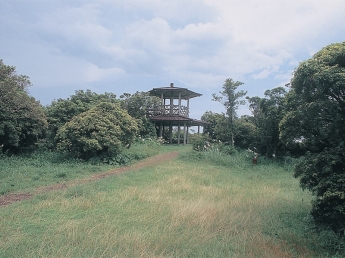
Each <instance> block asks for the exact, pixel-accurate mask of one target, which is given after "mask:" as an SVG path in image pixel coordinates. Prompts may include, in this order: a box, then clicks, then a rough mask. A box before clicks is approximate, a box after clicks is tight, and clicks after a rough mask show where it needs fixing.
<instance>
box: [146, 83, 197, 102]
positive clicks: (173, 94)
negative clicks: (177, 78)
mask: <svg viewBox="0 0 345 258" xmlns="http://www.w3.org/2000/svg"><path fill="white" fill-rule="evenodd" d="M149 93H150V95H152V96H157V97H159V98H160V97H161V96H162V93H163V98H164V99H169V98H173V99H178V98H179V94H180V93H181V98H182V99H191V98H195V97H200V96H202V94H200V93H196V92H194V91H191V90H188V89H187V88H179V87H172V86H170V87H162V88H153V89H152V90H150V91H149Z"/></svg>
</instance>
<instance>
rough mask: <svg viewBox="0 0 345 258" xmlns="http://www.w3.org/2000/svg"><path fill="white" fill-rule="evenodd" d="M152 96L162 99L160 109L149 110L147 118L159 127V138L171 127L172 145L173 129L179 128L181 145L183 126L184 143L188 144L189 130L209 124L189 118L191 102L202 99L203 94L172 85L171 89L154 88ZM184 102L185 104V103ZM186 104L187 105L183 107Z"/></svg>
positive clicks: (178, 138) (178, 139) (151, 91)
mask: <svg viewBox="0 0 345 258" xmlns="http://www.w3.org/2000/svg"><path fill="white" fill-rule="evenodd" d="M149 93H150V95H151V96H156V97H159V98H160V99H161V104H160V106H158V107H155V108H152V109H149V110H148V112H147V116H148V118H149V119H150V121H152V122H153V123H154V125H155V128H157V126H158V136H159V137H162V136H163V131H164V128H165V127H169V142H170V143H172V128H173V127H174V126H175V127H176V126H177V130H178V133H177V143H178V144H180V135H181V126H183V143H184V144H186V143H188V130H189V127H191V126H197V127H198V134H199V133H200V126H203V125H205V124H208V123H207V122H203V121H201V120H197V119H193V118H190V117H189V100H190V99H192V98H195V97H200V96H202V94H200V93H196V92H193V91H191V90H188V89H186V88H178V87H174V84H173V83H171V84H170V87H162V88H154V89H152V90H150V91H149ZM183 102H184V103H183ZM183 104H185V105H183Z"/></svg>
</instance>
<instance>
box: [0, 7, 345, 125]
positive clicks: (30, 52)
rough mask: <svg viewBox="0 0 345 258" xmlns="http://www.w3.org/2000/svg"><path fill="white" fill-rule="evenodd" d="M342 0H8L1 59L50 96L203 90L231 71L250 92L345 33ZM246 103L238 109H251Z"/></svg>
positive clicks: (198, 102)
mask: <svg viewBox="0 0 345 258" xmlns="http://www.w3.org/2000/svg"><path fill="white" fill-rule="evenodd" d="M344 14H345V1H344V0H260V1H259V0H183V1H182V0H94V1H92V0H90V1H87V0H41V1H40V0H0V59H2V60H3V62H4V63H5V64H6V65H11V66H16V68H17V72H18V74H24V75H28V76H29V77H30V79H31V82H32V84H33V86H32V87H31V88H30V89H29V93H30V95H32V96H34V97H35V98H36V99H37V100H39V101H40V102H41V103H42V104H43V105H48V104H50V103H51V101H52V100H54V99H58V98H67V97H69V96H70V95H73V94H74V92H75V90H81V89H83V90H86V89H90V90H92V91H94V92H97V93H104V92H113V93H115V94H116V95H117V96H120V95H121V94H122V93H124V92H128V93H134V92H136V91H149V90H151V89H152V88H157V87H165V86H169V84H170V83H171V82H174V84H175V86H176V87H186V88H189V89H190V90H193V91H195V92H198V93H201V94H203V96H202V97H199V98H195V99H192V100H191V101H190V108H191V117H193V118H200V117H201V115H202V114H203V113H204V112H205V111H207V110H211V111H214V112H218V113H220V112H222V111H225V110H224V108H223V107H222V105H221V104H219V103H216V102H212V101H211V99H212V93H217V92H219V91H220V90H221V87H222V85H223V83H224V81H225V80H226V79H227V78H232V79H233V80H235V81H241V82H243V83H244V85H243V86H241V87H240V88H239V89H243V90H247V91H248V93H247V94H248V96H261V97H262V96H263V93H264V92H265V90H267V89H272V88H275V87H277V86H282V85H285V84H286V83H287V82H289V80H290V78H291V76H292V73H293V71H294V69H295V68H296V67H297V65H298V64H299V62H301V61H303V60H306V59H308V58H310V57H311V56H312V55H313V54H314V53H315V52H317V51H319V50H320V49H321V48H322V47H324V46H326V45H328V44H331V43H336V42H342V41H345V19H344ZM247 110H248V109H247V107H243V108H241V109H240V110H239V113H240V114H248V111H247Z"/></svg>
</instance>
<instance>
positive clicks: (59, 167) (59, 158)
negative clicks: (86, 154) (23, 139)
mask: <svg viewBox="0 0 345 258" xmlns="http://www.w3.org/2000/svg"><path fill="white" fill-rule="evenodd" d="M174 148H176V147H175V146H165V148H162V147H160V145H158V144H157V142H154V141H152V142H151V141H147V140H146V142H143V143H138V142H137V143H135V144H134V145H133V146H132V148H130V149H128V150H127V149H126V150H125V151H124V153H123V155H122V156H124V157H130V159H131V160H132V161H133V160H134V161H137V160H140V159H144V158H146V157H150V156H153V155H157V154H159V153H164V152H167V151H172V150H174ZM125 161H126V160H125ZM125 161H124V162H125ZM120 166H122V165H120V164H114V163H111V164H109V163H102V162H99V160H98V159H97V160H91V161H88V162H85V161H82V160H76V159H72V158H70V157H66V156H64V155H62V154H59V153H57V152H38V153H33V154H30V155H24V156H13V157H7V156H5V155H0V196H1V195H4V194H7V193H11V192H16V191H27V190H32V189H33V188H36V187H39V186H45V185H49V184H54V183H63V182H67V181H71V180H74V179H76V178H82V177H88V176H89V175H92V174H94V173H100V172H104V171H108V170H111V169H114V168H116V167H120Z"/></svg>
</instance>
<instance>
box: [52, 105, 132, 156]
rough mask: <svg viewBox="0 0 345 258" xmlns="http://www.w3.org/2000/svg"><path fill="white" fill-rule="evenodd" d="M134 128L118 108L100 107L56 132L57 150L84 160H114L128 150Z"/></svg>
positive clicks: (74, 119)
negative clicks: (100, 157) (99, 158)
mask: <svg viewBox="0 0 345 258" xmlns="http://www.w3.org/2000/svg"><path fill="white" fill-rule="evenodd" d="M137 130H138V126H137V124H136V122H135V120H134V119H133V118H132V117H131V116H129V115H128V113H127V112H126V111H125V110H123V109H121V108H120V106H119V105H118V104H112V103H106V102H104V103H100V104H98V105H97V106H96V107H94V108H91V109H90V110H88V111H86V112H84V113H81V114H79V115H77V116H75V117H74V118H73V119H72V120H71V121H70V122H67V123H66V124H65V125H64V126H62V127H61V128H60V129H59V130H58V132H57V136H56V139H57V142H58V149H60V150H63V151H67V152H69V153H71V154H72V155H74V156H76V157H80V158H84V159H89V158H91V157H96V156H102V157H105V156H109V157H111V156H115V155H117V154H118V153H120V152H121V148H122V147H123V146H126V147H129V146H130V144H131V143H132V142H133V140H134V138H135V135H136V133H137Z"/></svg>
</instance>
